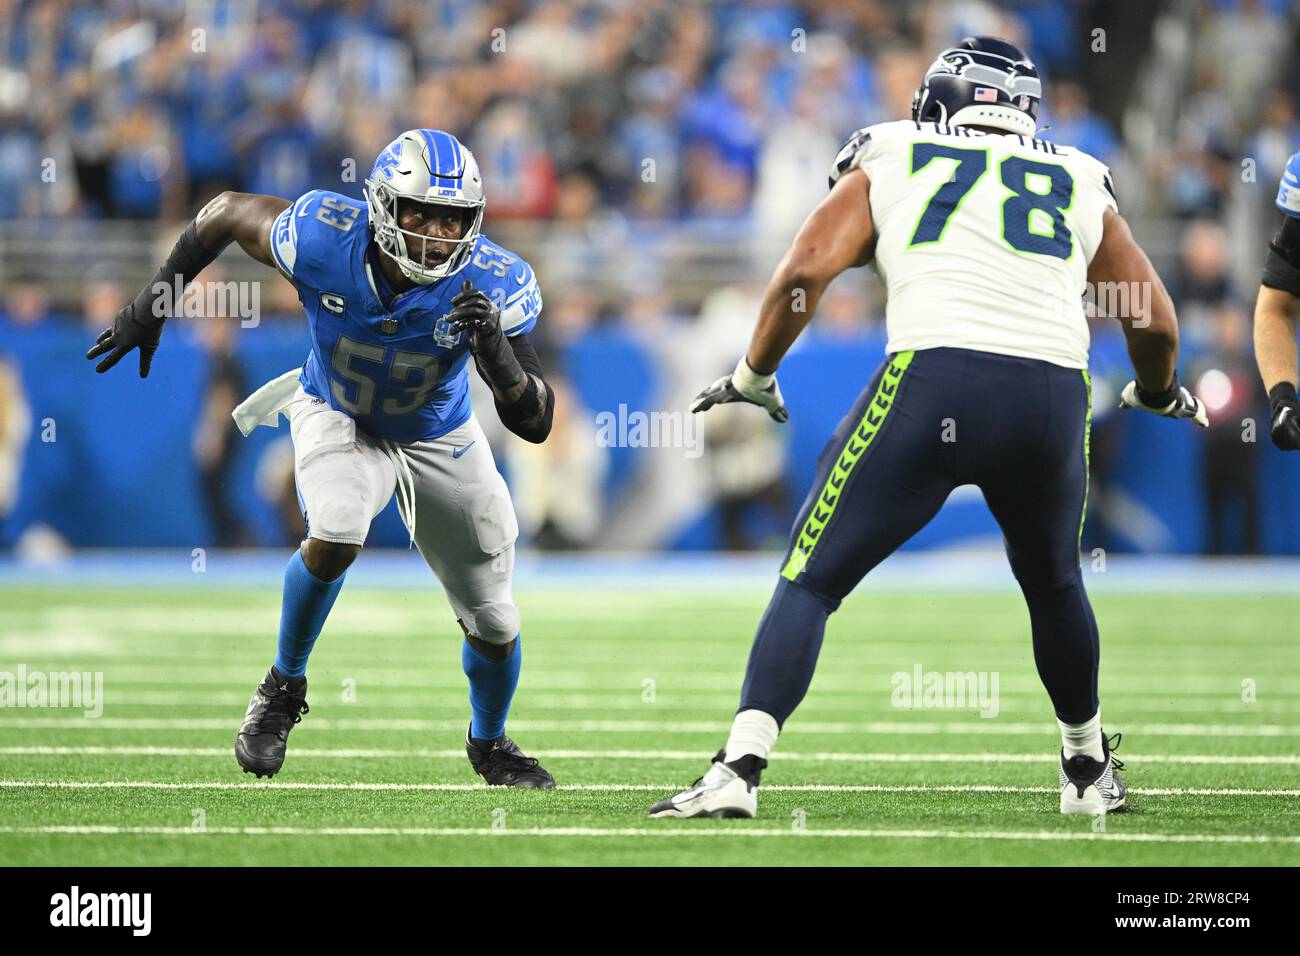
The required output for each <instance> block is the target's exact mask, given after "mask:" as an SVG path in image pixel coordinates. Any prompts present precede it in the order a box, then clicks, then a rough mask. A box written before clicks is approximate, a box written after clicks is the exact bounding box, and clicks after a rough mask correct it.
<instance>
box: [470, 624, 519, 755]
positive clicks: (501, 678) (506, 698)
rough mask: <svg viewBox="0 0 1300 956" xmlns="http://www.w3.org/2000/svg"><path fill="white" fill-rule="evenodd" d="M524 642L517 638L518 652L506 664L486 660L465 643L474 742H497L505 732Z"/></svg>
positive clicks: (516, 646) (508, 658)
mask: <svg viewBox="0 0 1300 956" xmlns="http://www.w3.org/2000/svg"><path fill="white" fill-rule="evenodd" d="M523 654H524V650H523V646H522V641H521V640H520V639H519V637H518V636H516V637H515V649H514V650H513V651H511V652H510V656H509V657H507V658H506V659H505V660H503V661H494V660H491V659H490V658H487V657H484V656H483V655H482V654H480V653H479V652H478V651H476V650H474V648H473V647H472V646H471V645H470V643H469V638H466V639H465V643H464V645H463V646H462V647H461V651H460V665H461V667H462V668H464V670H465V676H466V677H468V678H469V707H470V712H471V714H472V715H473V716H472V718H471V720H470V730H469V735H470V736H471V737H473V738H474V739H475V740H496V739H497V738H498V737H500V736H501V735H502V734H504V733H505V732H506V715H507V714H508V713H510V701H511V699H512V698H513V697H514V696H515V687H516V686H518V684H519V663H520V660H521V659H522V658H523Z"/></svg>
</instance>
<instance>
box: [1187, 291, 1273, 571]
mask: <svg viewBox="0 0 1300 956" xmlns="http://www.w3.org/2000/svg"><path fill="white" fill-rule="evenodd" d="M1250 337H1251V321H1250V316H1249V315H1248V314H1247V313H1246V311H1245V310H1244V309H1243V308H1242V307H1241V305H1240V304H1238V303H1235V302H1234V303H1229V302H1225V303H1224V304H1223V305H1222V306H1220V308H1219V309H1218V310H1217V311H1216V313H1215V315H1214V343H1213V346H1212V348H1211V349H1210V350H1209V351H1208V352H1207V354H1205V355H1204V356H1203V357H1202V358H1201V360H1200V361H1198V362H1197V363H1196V366H1195V369H1194V375H1195V379H1194V381H1195V390H1196V394H1197V395H1198V396H1200V398H1201V400H1202V401H1203V402H1205V410H1206V412H1207V413H1208V414H1209V416H1210V427H1209V428H1208V429H1207V430H1206V432H1205V441H1204V443H1203V446H1202V448H1203V450H1202V459H1201V469H1202V476H1203V478H1204V482H1205V524H1206V528H1207V532H1208V533H1207V541H1206V552H1207V553H1208V554H1258V553H1259V550H1260V546H1259V445H1260V443H1261V442H1264V443H1267V442H1268V440H1269V439H1268V423H1269V413H1268V399H1267V396H1265V394H1264V388H1263V386H1262V385H1261V384H1260V381H1259V373H1258V371H1256V369H1255V363H1254V361H1253V360H1252V358H1251V356H1250Z"/></svg>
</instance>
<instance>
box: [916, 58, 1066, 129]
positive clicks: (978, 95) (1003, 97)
mask: <svg viewBox="0 0 1300 956" xmlns="http://www.w3.org/2000/svg"><path fill="white" fill-rule="evenodd" d="M1042 95H1043V90H1042V83H1041V81H1040V80H1039V78H1038V68H1037V67H1035V66H1034V64H1033V61H1031V60H1030V59H1029V57H1028V56H1026V55H1025V54H1024V52H1023V51H1021V50H1020V48H1019V47H1016V46H1014V45H1012V44H1010V43H1008V42H1006V41H1005V40H999V39H997V38H996V37H967V38H966V39H965V40H962V41H961V43H959V44H957V46H955V47H953V48H952V49H948V50H944V51H943V52H942V53H940V54H939V56H938V57H936V58H935V61H934V62H933V63H932V64H930V68H929V69H928V70H926V71H925V79H924V81H923V82H922V83H921V86H920V87H919V88H918V89H917V91H916V95H915V96H914V97H913V98H912V119H913V120H914V121H916V122H918V123H942V124H946V125H948V126H987V127H989V128H991V129H997V130H1004V131H1006V132H1008V133H1018V134H1020V135H1021V136H1033V135H1034V133H1035V132H1037V130H1038V104H1039V101H1040V100H1041V99H1042Z"/></svg>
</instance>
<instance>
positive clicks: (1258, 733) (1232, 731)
mask: <svg viewBox="0 0 1300 956" xmlns="http://www.w3.org/2000/svg"><path fill="white" fill-rule="evenodd" d="M15 709H17V708H5V711H6V712H7V713H13V710H15ZM308 720H309V721H310V726H311V727H313V728H314V729H317V730H342V731H348V730H354V731H392V732H412V733H415V732H418V733H428V732H437V731H463V730H464V727H465V720H464V719H462V718H456V719H451V720H418V719H400V720H392V719H384V718H368V717H357V718H330V717H311V718H308ZM232 726H233V725H232V724H231V722H230V720H229V719H225V718H216V717H200V718H174V719H166V718H161V717H98V718H87V717H10V716H4V717H0V727H11V728H21V729H25V730H26V729H38V730H39V729H48V728H58V729H61V730H73V729H90V730H94V729H99V730H177V731H181V730H230V729H231V728H232ZM728 727H729V724H727V723H726V722H724V721H712V720H686V721H678V720H526V719H525V720H516V721H512V722H511V724H510V728H511V730H515V731H520V732H525V733H527V732H530V731H532V732H538V733H656V734H705V733H708V734H713V733H726V731H727V730H728ZM1125 731H1126V732H1131V733H1132V734H1134V735H1138V734H1146V735H1149V736H1173V737H1297V736H1300V725H1295V726H1291V725H1283V724H1255V725H1250V724H1183V723H1168V724H1157V723H1137V724H1130V725H1129V726H1128V727H1126V728H1125ZM1057 732H1058V731H1057V728H1056V727H1054V726H1052V725H1051V724H1046V723H1029V722H1014V723H1013V722H1004V721H999V720H996V719H993V720H981V719H978V718H973V719H971V720H967V721H940V720H878V721H861V722H849V721H809V720H796V721H794V722H792V723H791V724H790V726H789V727H788V728H786V730H785V733H787V734H897V735H903V736H907V735H916V734H921V735H925V734H962V735H967V734H972V735H973V734H986V735H989V736H999V735H1002V736H1007V735H1011V736H1020V735H1045V736H1049V737H1050V736H1053V735H1055V734H1056V733H1057Z"/></svg>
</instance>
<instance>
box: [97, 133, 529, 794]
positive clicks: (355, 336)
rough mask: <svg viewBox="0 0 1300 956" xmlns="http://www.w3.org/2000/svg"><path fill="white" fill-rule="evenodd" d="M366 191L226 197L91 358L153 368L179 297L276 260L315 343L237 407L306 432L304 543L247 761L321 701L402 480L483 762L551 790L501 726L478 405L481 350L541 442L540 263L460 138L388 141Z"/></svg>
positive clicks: (509, 640) (515, 625)
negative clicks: (317, 678)
mask: <svg viewBox="0 0 1300 956" xmlns="http://www.w3.org/2000/svg"><path fill="white" fill-rule="evenodd" d="M365 195H366V202H365V203H364V204H362V203H358V202H356V201H354V200H352V199H349V198H347V197H346V196H342V195H339V194H337V193H333V192H328V191H326V190H319V189H318V190H313V191H311V192H309V193H307V194H306V195H304V196H302V197H300V198H299V199H298V200H297V201H296V202H293V203H290V202H289V201H287V200H285V199H280V198H277V197H275V196H256V195H248V194H242V193H231V192H227V193H223V194H222V195H220V196H218V197H217V198H216V199H214V200H213V201H212V202H210V203H208V204H207V205H206V206H205V207H204V208H203V210H202V211H201V212H200V213H199V215H198V217H197V218H196V219H195V220H194V221H193V222H191V223H190V225H189V227H188V228H186V230H185V232H184V233H183V234H182V235H181V237H180V239H179V241H178V242H177V243H176V246H175V248H174V249H173V250H172V252H171V254H170V255H169V256H168V258H167V261H166V262H165V263H163V265H162V267H161V268H160V269H159V270H158V273H157V275H156V276H155V277H154V280H153V281H152V282H150V283H149V285H147V286H146V287H145V288H144V290H142V291H141V292H140V294H139V295H138V296H137V297H136V299H135V301H134V302H132V303H131V304H130V305H128V306H127V307H126V308H124V309H123V310H122V311H121V312H119V313H118V314H117V316H116V317H115V318H114V321H113V325H112V327H111V328H109V329H106V330H104V332H103V333H102V334H101V335H100V337H99V340H98V341H97V343H96V344H95V346H94V347H93V348H91V350H90V351H89V353H88V354H87V356H86V357H87V358H90V359H94V358H97V357H99V356H101V355H106V356H107V357H106V358H104V359H103V361H101V362H100V363H99V365H98V366H97V368H96V371H99V372H103V371H106V370H107V369H109V368H111V367H112V366H113V365H114V364H116V363H117V362H118V360H120V359H121V358H122V357H123V356H124V355H125V354H126V353H127V352H129V351H130V350H131V349H134V348H139V349H140V375H141V377H144V376H146V375H147V374H148V372H149V365H150V363H151V361H152V359H153V354H154V351H155V350H156V349H157V347H158V343H159V339H160V336H161V332H162V323H163V320H164V319H165V318H166V317H167V316H168V315H170V314H172V313H171V309H170V296H169V293H170V290H172V289H173V287H175V288H183V287H184V286H185V284H186V283H188V282H190V281H191V280H192V279H194V277H195V276H196V275H198V273H199V271H200V270H202V269H203V268H204V267H205V266H206V265H208V263H210V262H212V261H213V260H214V259H215V258H216V257H217V255H218V254H219V253H220V252H221V251H222V249H224V248H225V247H226V246H227V245H229V244H230V243H231V242H232V241H234V242H237V243H239V246H240V248H241V249H243V250H244V252H246V253H248V255H250V256H252V257H253V258H254V259H256V260H257V261H258V262H261V263H264V264H266V265H268V266H273V267H274V268H276V269H278V270H279V271H280V272H281V273H282V274H283V275H284V276H285V277H286V278H287V279H288V280H289V281H290V282H292V283H293V284H294V286H295V287H296V288H297V290H298V296H299V298H300V299H301V301H302V303H303V306H304V307H305V309H306V311H307V319H308V326H309V328H310V331H311V352H310V353H309V354H308V356H307V361H306V363H305V364H304V365H303V366H302V368H301V369H293V370H290V371H289V372H286V373H285V374H284V375H281V376H280V377H279V378H277V379H275V380H273V381H272V382H269V383H267V384H266V385H264V386H263V387H262V388H260V389H258V390H257V392H255V393H254V394H253V395H252V396H251V397H250V398H249V399H248V400H246V401H245V402H244V403H243V404H242V405H241V406H240V407H239V408H237V409H236V410H235V419H236V421H237V422H238V423H239V426H240V428H241V429H242V430H243V431H244V433H245V434H248V433H249V432H250V431H252V429H253V428H254V427H256V426H257V425H259V424H266V425H271V426H273V427H274V426H275V425H276V424H278V421H279V414H280V412H281V411H283V412H284V413H285V414H286V415H287V417H288V418H289V422H290V431H291V434H292V437H293V445H294V456H295V466H294V474H295V478H296V480H297V486H298V497H299V503H300V505H301V507H302V510H303V513H304V516H305V517H306V520H307V539H306V540H305V541H304V542H303V543H302V546H301V548H300V549H299V550H298V551H297V552H296V553H295V554H294V556H293V558H292V559H290V561H289V565H288V567H287V568H286V569H285V574H284V599H283V607H282V610H281V616H280V636H279V650H278V653H277V655H276V658H275V662H274V664H273V666H272V667H271V669H270V671H269V672H268V673H267V675H266V678H265V679H264V680H263V681H262V682H261V684H260V685H259V686H258V687H257V689H256V691H255V692H254V694H253V698H252V700H251V701H250V703H249V706H248V712H247V714H246V715H245V718H244V723H243V726H242V727H241V728H240V730H239V733H238V734H237V736H236V741H235V756H236V758H237V759H238V761H239V763H240V765H241V766H242V767H243V768H244V770H246V771H248V772H251V773H255V774H256V775H257V776H259V777H261V776H262V775H263V774H265V775H267V776H272V775H274V774H275V773H276V771H278V770H279V769H280V767H281V765H282V764H283V763H284V758H285V747H286V743H287V739H288V735H289V731H290V730H291V729H293V727H294V725H295V724H297V723H298V722H300V721H301V719H302V717H301V716H300V715H301V714H305V713H307V679H306V668H307V658H308V655H309V654H310V653H311V649H312V646H313V645H314V644H315V642H316V638H317V636H318V635H319V634H320V632H321V628H322V627H323V625H324V623H325V619H326V617H327V616H328V615H329V612H330V608H331V607H332V606H333V604H334V600H335V598H336V597H337V596H338V593H339V590H340V588H341V587H342V586H343V580H344V577H345V574H346V571H347V568H348V566H349V565H351V564H352V562H353V560H355V558H356V556H357V554H358V553H359V552H360V550H361V546H362V545H363V544H364V542H365V539H366V535H367V533H368V531H369V528H370V524H371V522H372V521H373V520H374V518H375V516H376V515H377V514H379V512H380V511H381V510H382V509H383V508H384V507H385V506H386V505H387V504H388V502H389V501H390V500H391V499H392V497H393V493H394V489H396V492H397V499H398V508H399V511H400V512H401V515H402V518H403V520H404V521H405V523H406V525H407V528H408V529H409V531H410V534H411V540H412V541H413V542H414V543H415V545H416V546H417V547H418V548H419V550H420V553H421V554H422V555H423V556H424V559H425V560H426V561H427V562H428V564H429V567H430V568H431V569H432V570H433V573H434V574H435V576H436V577H437V578H438V580H439V582H441V584H442V586H443V589H444V591H445V592H446V594H447V599H448V601H449V602H450V603H451V606H452V609H453V611H454V612H455V615H456V619H457V623H459V624H460V626H461V628H462V630H463V631H464V633H465V639H464V643H463V645H462V648H461V662H462V666H463V668H464V671H465V674H466V676H467V677H468V678H469V697H470V710H471V721H470V726H469V730H468V732H467V734H466V741H465V744H466V752H467V753H468V755H469V759H470V763H471V765H472V766H473V768H474V770H475V772H477V773H478V774H479V775H480V776H481V777H483V779H485V780H486V781H487V782H488V783H489V784H496V785H504V786H514V787H547V788H549V787H553V786H555V781H554V780H553V779H552V777H551V775H550V774H549V773H547V771H546V770H545V769H543V768H542V767H541V766H540V765H539V764H538V761H537V760H536V759H534V758H532V757H529V756H527V755H526V754H524V753H523V752H522V751H521V750H520V749H519V747H518V746H517V745H516V744H515V743H514V742H513V741H512V740H511V739H510V738H509V737H507V736H506V735H505V721H506V715H507V713H508V712H509V710H510V702H511V700H512V698H513V696H514V692H515V687H516V685H517V684H518V681H519V667H520V659H521V656H522V651H521V648H520V638H519V611H518V610H517V609H516V607H515V604H514V600H513V597H512V595H511V575H512V572H513V568H514V542H515V538H516V536H517V534H518V526H517V524H516V521H515V514H514V509H513V506H512V504H511V501H510V496H509V493H508V491H507V490H506V485H505V482H504V481H503V480H502V478H501V476H500V474H499V473H498V472H497V470H496V466H495V464H494V462H493V458H492V451H491V449H490V448H489V447H488V443H487V439H486V438H485V437H484V434H483V430H482V428H481V427H480V426H479V424H478V420H477V419H476V418H475V417H474V413H473V411H472V409H471V408H470V404H469V393H468V388H469V378H468V372H467V370H466V365H467V364H468V360H469V358H470V356H473V359H474V364H475V365H476V366H477V368H478V371H479V374H480V375H481V376H482V377H483V379H484V380H485V381H486V382H487V383H488V385H489V386H490V387H491V389H492V393H493V396H494V397H495V400H496V408H497V413H498V415H499V416H500V417H501V420H502V422H503V423H505V425H506V426H507V427H508V428H510V430H511V431H513V432H514V433H515V434H517V435H520V436H521V437H523V438H525V439H527V440H529V441H532V442H541V441H544V440H545V438H546V436H547V434H548V433H549V432H550V427H551V418H552V411H553V410H552V402H553V400H554V399H553V395H552V391H551V388H550V386H549V385H548V384H547V383H546V381H545V380H544V379H543V377H542V370H541V366H540V364H539V363H538V360H537V353H536V351H535V350H534V349H533V347H532V346H531V345H530V344H529V342H528V336H527V333H528V332H529V331H530V330H531V329H532V328H533V326H534V325H536V323H537V319H538V316H539V315H540V313H541V310H542V299H541V293H540V292H539V290H538V286H537V280H536V278H535V277H534V276H533V270H532V269H531V267H529V265H528V263H526V262H524V261H523V260H522V259H520V258H519V257H518V256H516V255H513V254H512V253H510V252H508V251H506V250H505V249H503V248H501V247H500V246H497V245H494V244H493V243H492V242H490V241H488V239H487V237H486V236H484V235H483V234H482V233H481V231H480V230H481V228H482V223H483V210H484V206H485V201H484V193H483V184H482V182H481V180H480V176H479V169H478V164H477V163H476V162H475V160H474V157H473V155H472V154H471V153H470V151H469V150H468V149H466V148H465V147H464V146H463V145H461V143H460V142H459V141H458V140H457V139H456V138H455V137H454V136H452V135H450V134H449V133H445V132H442V131H441V130H430V129H415V130H410V131H408V132H405V133H403V134H402V135H401V136H399V137H398V138H397V139H395V140H394V141H393V142H392V143H391V144H390V145H389V146H388V147H387V148H386V149H385V150H384V151H383V153H381V154H380V156H379V158H378V160H377V161H376V162H375V164H374V167H373V169H372V170H371V172H370V176H369V177H368V178H367V180H366V184H365Z"/></svg>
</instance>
